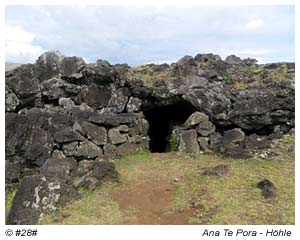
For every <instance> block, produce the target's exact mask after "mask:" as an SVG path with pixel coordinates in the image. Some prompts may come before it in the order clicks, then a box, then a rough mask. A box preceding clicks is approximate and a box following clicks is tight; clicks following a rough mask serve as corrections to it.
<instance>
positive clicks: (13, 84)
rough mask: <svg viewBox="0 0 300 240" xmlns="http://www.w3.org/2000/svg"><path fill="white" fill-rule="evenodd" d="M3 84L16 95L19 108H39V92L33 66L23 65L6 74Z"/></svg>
mask: <svg viewBox="0 0 300 240" xmlns="http://www.w3.org/2000/svg"><path fill="white" fill-rule="evenodd" d="M5 84H6V85H7V87H8V88H9V89H10V92H13V93H14V94H15V95H16V97H17V98H18V100H19V104H20V105H21V106H23V107H27V106H30V107H33V106H41V91H40V86H39V81H38V79H37V78H36V76H35V74H34V65H32V64H24V65H21V66H20V67H18V68H15V69H14V70H12V71H11V72H8V73H6V74H5ZM8 100H9V99H8ZM14 101H16V99H14Z"/></svg>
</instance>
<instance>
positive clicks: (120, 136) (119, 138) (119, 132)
mask: <svg viewBox="0 0 300 240" xmlns="http://www.w3.org/2000/svg"><path fill="white" fill-rule="evenodd" d="M128 131H129V128H128V126H127V125H120V126H119V127H115V128H111V129H109V130H108V137H109V140H110V142H111V143H112V144H120V143H124V142H126V141H127V139H128V134H126V133H127V132H128Z"/></svg>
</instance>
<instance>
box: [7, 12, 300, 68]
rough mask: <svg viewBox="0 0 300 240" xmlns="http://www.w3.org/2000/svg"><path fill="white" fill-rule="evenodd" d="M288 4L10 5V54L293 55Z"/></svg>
mask: <svg viewBox="0 0 300 240" xmlns="http://www.w3.org/2000/svg"><path fill="white" fill-rule="evenodd" d="M294 22H295V15H294V7H293V6H189V7H182V6H181V7H176V6H7V7H6V17H5V23H6V24H5V51H6V61H7V62H20V63H26V62H34V61H35V60H36V59H37V57H38V56H39V55H40V54H41V53H42V52H45V51H49V50H59V51H61V52H62V53H63V54H64V55H66V56H74V55H76V56H81V57H83V58H84V60H85V61H86V62H95V61H96V60H97V59H106V60H108V61H109V62H111V63H113V64H115V63H128V64H129V65H132V66H135V65H139V64H145V63H151V62H154V63H162V62H168V63H170V62H175V61H177V60H178V59H179V58H180V57H182V56H184V55H192V56H194V55H196V54H197V53H209V52H212V53H215V54H219V55H220V56H221V57H222V58H225V57H226V56H227V55H230V54H235V55H238V56H241V57H242V58H244V57H254V58H257V59H258V60H259V61H260V62H261V63H264V62H281V61H294V58H295V56H294V54H295V53H294V51H295V50H294V45H295V33H294V31H295V26H294V24H295V23H294Z"/></svg>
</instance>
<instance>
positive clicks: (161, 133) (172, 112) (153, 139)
mask: <svg viewBox="0 0 300 240" xmlns="http://www.w3.org/2000/svg"><path fill="white" fill-rule="evenodd" d="M195 111H196V108H195V107H194V106H193V105H192V104H190V103H189V102H187V101H184V100H182V101H179V102H176V103H174V104H170V105H166V106H159V107H154V108H151V109H149V110H145V111H144V115H145V118H146V119H147V121H148V122H149V138H150V144H149V147H150V151H151V152H166V151H167V147H168V144H169V138H170V135H171V133H172V130H173V127H174V126H176V125H180V124H183V123H184V122H185V121H186V119H187V118H188V117H189V116H190V115H191V114H192V113H193V112H195Z"/></svg>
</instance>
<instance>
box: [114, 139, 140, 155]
mask: <svg viewBox="0 0 300 240" xmlns="http://www.w3.org/2000/svg"><path fill="white" fill-rule="evenodd" d="M141 149H142V147H141V146H140V145H139V144H135V143H129V142H125V143H123V144H120V145H119V146H117V148H116V155H117V156H125V155H129V154H132V153H135V152H137V151H139V150H141Z"/></svg>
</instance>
